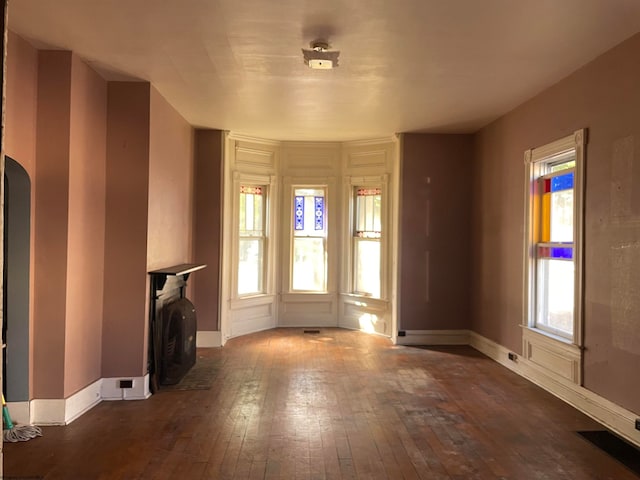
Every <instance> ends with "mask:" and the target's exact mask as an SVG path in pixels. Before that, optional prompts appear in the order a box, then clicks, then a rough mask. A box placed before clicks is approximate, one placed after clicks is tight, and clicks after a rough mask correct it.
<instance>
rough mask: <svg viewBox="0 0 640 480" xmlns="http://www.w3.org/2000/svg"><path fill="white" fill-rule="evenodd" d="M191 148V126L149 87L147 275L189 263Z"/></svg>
mask: <svg viewBox="0 0 640 480" xmlns="http://www.w3.org/2000/svg"><path fill="white" fill-rule="evenodd" d="M193 147H194V132H193V128H192V127H191V125H189V124H188V123H187V122H186V120H184V118H182V117H181V116H180V114H179V113H178V112H176V110H175V109H174V108H173V107H172V106H171V105H169V103H167V101H166V100H165V99H164V98H163V97H162V96H161V95H160V94H159V93H158V91H157V90H156V89H155V88H153V87H151V115H150V125H149V217H148V231H147V268H148V270H155V269H158V268H162V267H168V266H171V265H177V264H181V263H189V262H190V261H191V259H192V231H193V164H194V160H193Z"/></svg>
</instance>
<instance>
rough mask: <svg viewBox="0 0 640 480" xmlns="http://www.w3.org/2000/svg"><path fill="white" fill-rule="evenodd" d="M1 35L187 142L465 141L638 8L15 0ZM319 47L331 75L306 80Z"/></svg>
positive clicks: (633, 0)
mask: <svg viewBox="0 0 640 480" xmlns="http://www.w3.org/2000/svg"><path fill="white" fill-rule="evenodd" d="M9 29H10V30H13V31H14V32H16V33H18V34H19V35H21V36H22V37H24V38H26V39H27V40H29V41H31V42H32V44H33V45H35V46H36V47H38V48H56V49H68V50H72V51H74V52H75V53H76V54H78V55H79V56H80V57H81V58H83V59H84V60H85V61H86V62H87V63H89V64H90V65H92V66H93V67H94V68H95V69H96V70H97V71H99V72H100V73H101V74H102V75H103V76H104V77H105V78H107V79H109V80H135V79H138V80H147V81H150V82H151V83H152V84H153V85H154V86H155V88H156V89H157V90H158V91H159V92H160V93H161V94H162V95H163V96H164V98H166V99H167V101H168V102H169V103H170V104H171V105H173V107H174V108H175V109H176V110H178V111H179V112H180V113H181V114H182V116H183V117H184V118H185V119H186V120H187V121H188V122H190V123H191V124H192V125H194V126H197V127H207V128H217V129H223V130H231V131H234V132H237V133H242V134H248V135H252V136H258V137H263V138H270V139H279V140H336V141H338V140H353V139H368V138H376V137H386V136H389V135H391V134H393V133H395V132H408V131H413V132H450V133H459V132H473V131H475V130H477V129H478V128H480V127H482V126H484V125H486V124H487V123H489V122H490V121H492V120H493V119H495V118H497V117H499V116H500V115H502V114H504V113H506V112H508V111H509V110H511V109H513V108H514V107H516V106H517V105H519V104H520V103H522V102H523V101H525V100H527V99H529V98H531V97H532V96H534V95H535V94H537V93H539V92H540V91H542V90H544V89H545V88H547V87H549V86H550V85H552V84H554V83H555V82H557V81H558V80H560V79H561V78H563V77H565V76H566V75H568V74H570V73H571V72H573V71H575V70H576V69H578V68H579V67H580V66H582V65H584V64H585V63H587V62H588V61H590V60H592V59H593V58H595V57H596V56H598V55H599V54H601V53H603V52H605V51H606V50H608V49H610V48H611V47H613V46H614V45H616V44H618V43H620V42H621V41H623V40H624V39H626V38H628V37H630V36H631V35H633V34H634V33H636V32H638V31H640V1H638V0H535V1H531V0H366V1H365V0H325V1H324V2H318V1H311V0H270V1H269V0H179V1H178V0H56V1H53V0H12V1H10V2H9ZM318 38H324V39H327V40H328V41H329V43H330V44H331V46H332V48H333V49H335V50H340V52H341V53H340V66H339V67H338V68H336V69H333V70H311V69H309V68H308V67H307V66H305V65H304V63H303V57H302V51H301V49H302V48H308V47H309V43H310V42H311V41H313V40H315V39H318Z"/></svg>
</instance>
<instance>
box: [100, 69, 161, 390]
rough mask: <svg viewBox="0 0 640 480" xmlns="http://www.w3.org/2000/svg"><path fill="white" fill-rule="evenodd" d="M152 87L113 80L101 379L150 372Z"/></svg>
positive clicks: (109, 122) (109, 137)
mask: <svg viewBox="0 0 640 480" xmlns="http://www.w3.org/2000/svg"><path fill="white" fill-rule="evenodd" d="M150 94H151V88H150V85H149V84H148V83H146V82H110V83H109V84H108V103H107V170H106V185H107V186H106V215H105V257H104V321H103V327H102V332H103V333H102V377H105V378H109V377H119V376H140V375H143V374H145V373H146V370H147V368H146V356H147V352H146V350H145V348H144V345H145V344H146V331H147V323H148V318H147V317H146V310H147V303H148V296H149V291H148V289H147V226H148V221H149V219H148V201H149V148H150V146H149V114H150Z"/></svg>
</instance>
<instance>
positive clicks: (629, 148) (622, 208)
mask: <svg viewBox="0 0 640 480" xmlns="http://www.w3.org/2000/svg"><path fill="white" fill-rule="evenodd" d="M633 156H634V141H633V136H628V137H624V138H620V139H618V140H616V141H615V142H613V158H612V159H611V217H612V218H616V217H628V216H630V215H631V214H632V213H633V212H632V202H631V200H632V192H633Z"/></svg>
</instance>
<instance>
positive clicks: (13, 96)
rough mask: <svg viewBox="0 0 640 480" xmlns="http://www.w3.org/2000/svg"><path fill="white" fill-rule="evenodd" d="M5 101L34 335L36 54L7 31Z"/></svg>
mask: <svg viewBox="0 0 640 480" xmlns="http://www.w3.org/2000/svg"><path fill="white" fill-rule="evenodd" d="M6 85H7V86H6V88H7V101H6V105H5V108H6V112H5V115H6V118H5V145H4V146H5V153H6V154H7V155H8V156H9V157H11V158H13V159H14V160H15V161H17V162H18V163H20V164H21V165H22V166H23V167H24V168H25V170H26V171H27V173H28V174H29V177H30V178H31V232H32V235H31V241H30V243H31V244H30V247H29V248H30V251H31V254H30V256H31V262H30V272H29V290H30V292H31V295H30V299H29V331H31V332H33V299H34V296H33V289H34V262H33V258H34V247H35V235H33V232H34V229H35V214H34V210H35V193H36V184H35V172H36V114H37V95H38V51H37V50H36V49H35V48H33V47H32V46H31V45H29V43H28V42H26V41H25V40H23V39H22V38H21V37H19V36H17V35H15V34H14V33H13V32H9V40H8V44H7V84H6ZM29 341H30V348H29V352H30V360H29V391H30V392H32V391H33V358H32V355H33V335H31V336H30V339H29Z"/></svg>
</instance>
